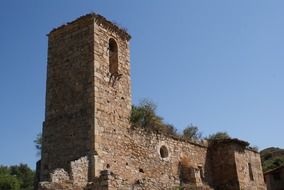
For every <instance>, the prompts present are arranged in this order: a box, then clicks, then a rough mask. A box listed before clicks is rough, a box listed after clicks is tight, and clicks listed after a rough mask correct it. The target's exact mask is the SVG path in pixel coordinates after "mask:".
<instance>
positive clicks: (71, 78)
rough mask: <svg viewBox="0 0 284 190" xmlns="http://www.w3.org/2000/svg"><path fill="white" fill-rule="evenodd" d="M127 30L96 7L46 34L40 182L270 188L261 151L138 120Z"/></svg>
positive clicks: (52, 185)
mask: <svg viewBox="0 0 284 190" xmlns="http://www.w3.org/2000/svg"><path fill="white" fill-rule="evenodd" d="M130 39H131V36H130V35H129V34H128V33H127V32H126V30H124V29H122V28H120V27H118V26H117V25H115V24H113V23H112V22H110V21H108V20H107V19H105V18H104V17H103V16H100V15H98V14H95V13H91V14H88V15H85V16H82V17H80V18H78V19H76V20H74V21H72V22H69V23H67V24H65V25H63V26H60V27H58V28H55V29H53V30H52V31H51V32H50V33H49V34H48V60H47V82H46V105H45V121H44V122H43V133H42V134H43V141H42V153H41V160H40V161H38V163H37V183H36V189H38V190H56V189H57V190H167V189H170V190H176V189H182V188H183V189H200V190H202V189H203V190H265V189H266V188H265V183H264V179H263V173H262V167H261V160H260V155H259V153H258V152H256V151H254V150H252V149H250V148H248V143H247V142H245V141H241V140H238V139H227V140H222V141H216V142H214V143H208V142H206V141H201V142H191V141H185V140H182V139H178V138H174V137H170V136H165V135H163V134H161V133H158V132H151V131H146V130H143V129H141V128H132V127H131V124H130V122H129V116H130V113H131V106H132V101H131V78H130V49H129V41H130Z"/></svg>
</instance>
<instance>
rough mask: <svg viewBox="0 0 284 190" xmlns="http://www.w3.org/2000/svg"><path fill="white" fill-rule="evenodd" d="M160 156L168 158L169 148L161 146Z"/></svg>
mask: <svg viewBox="0 0 284 190" xmlns="http://www.w3.org/2000/svg"><path fill="white" fill-rule="evenodd" d="M160 156H161V157H162V158H167V157H168V156H169V152H168V149H167V147H166V146H164V145H163V146H161V148H160Z"/></svg>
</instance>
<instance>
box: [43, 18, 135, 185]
mask: <svg viewBox="0 0 284 190" xmlns="http://www.w3.org/2000/svg"><path fill="white" fill-rule="evenodd" d="M129 40H130V35H129V34H128V33H127V32H126V31H125V30H123V29H121V28H119V27H118V26H116V25H114V24H112V23H111V22H109V21H107V20H106V19H105V18H104V17H102V16H100V15H97V14H94V13H93V14H88V15H85V16H83V17H80V18H78V19H77V20H75V21H73V22H71V23H68V24H66V25H63V26H61V27H59V28H56V29H54V30H52V31H51V32H50V33H49V34H48V69H47V83H46V86H47V88H46V89H47V90H46V111H45V121H44V124H43V144H42V160H41V164H40V165H41V166H40V168H41V169H40V180H41V181H46V180H50V178H51V177H50V174H51V173H52V172H54V170H55V169H58V168H62V169H64V170H65V171H66V172H67V173H68V174H69V176H70V177H71V178H72V179H73V180H75V178H77V177H78V176H79V178H80V180H81V182H82V183H84V182H86V181H90V180H92V179H93V178H95V177H96V176H98V175H99V172H100V171H101V170H103V169H104V168H106V167H110V165H109V164H107V163H106V160H107V158H105V157H106V156H105V155H106V151H108V149H109V146H108V144H109V143H111V142H114V143H115V142H116V140H117V139H116V138H114V137H117V135H115V134H119V133H121V134H122V133H124V132H123V131H126V130H127V128H129V114H130V110H131V84H130V58H129ZM111 156H115V155H111ZM78 164H79V167H76V166H78ZM80 172H81V174H80ZM54 175H55V174H54ZM82 176H84V177H82ZM80 180H79V181H80Z"/></svg>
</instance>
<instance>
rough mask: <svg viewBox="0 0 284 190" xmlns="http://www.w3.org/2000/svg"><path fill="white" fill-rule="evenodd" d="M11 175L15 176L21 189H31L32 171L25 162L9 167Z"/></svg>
mask: <svg viewBox="0 0 284 190" xmlns="http://www.w3.org/2000/svg"><path fill="white" fill-rule="evenodd" d="M10 171H11V172H10V173H11V175H12V176H16V177H17V178H18V180H19V182H20V185H21V190H32V189H33V182H34V175H35V173H34V171H33V170H31V169H30V168H29V167H28V165H27V164H20V165H16V166H11V167H10Z"/></svg>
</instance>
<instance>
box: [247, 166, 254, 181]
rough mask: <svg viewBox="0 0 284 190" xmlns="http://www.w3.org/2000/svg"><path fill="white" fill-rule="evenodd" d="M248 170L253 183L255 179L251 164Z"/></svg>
mask: <svg viewBox="0 0 284 190" xmlns="http://www.w3.org/2000/svg"><path fill="white" fill-rule="evenodd" d="M248 170H249V178H250V180H251V181H253V180H254V178H253V173H252V167H251V163H248Z"/></svg>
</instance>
